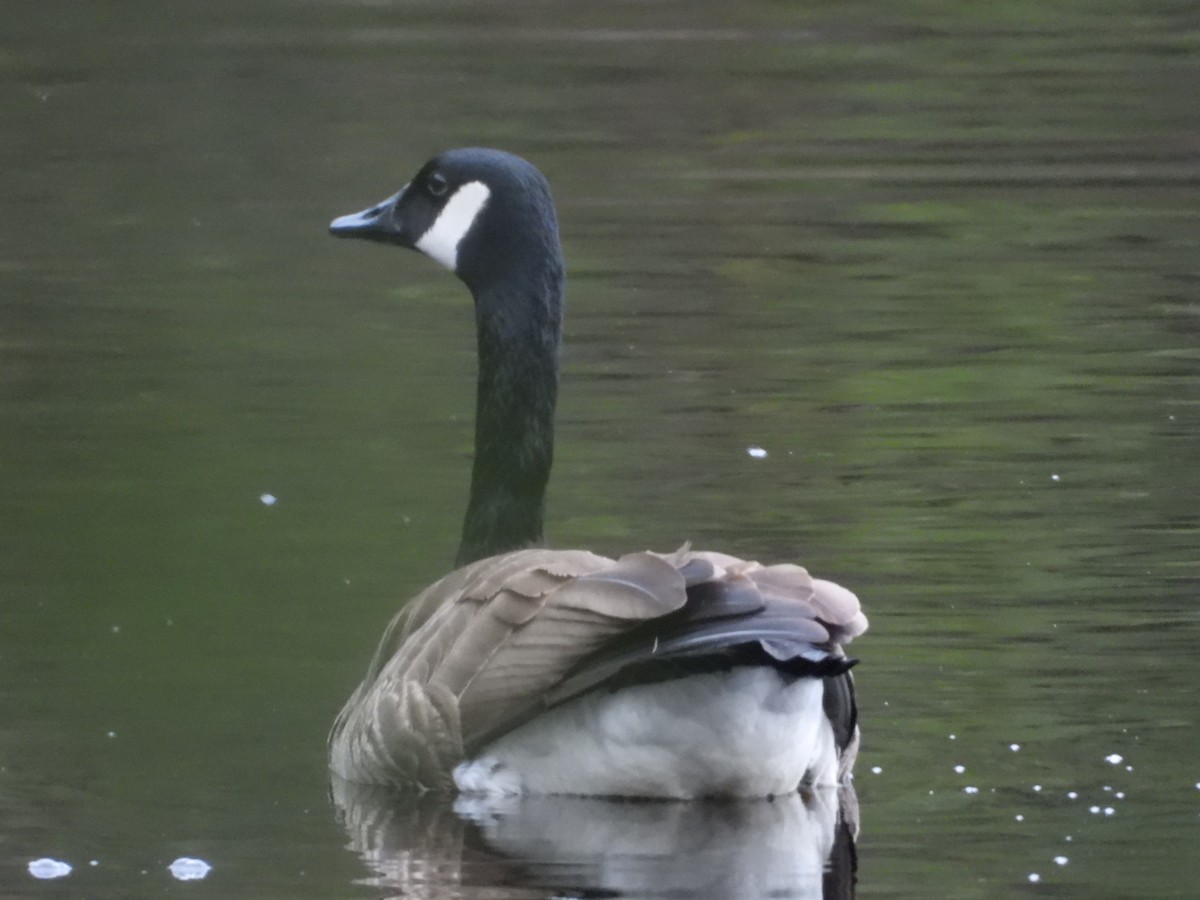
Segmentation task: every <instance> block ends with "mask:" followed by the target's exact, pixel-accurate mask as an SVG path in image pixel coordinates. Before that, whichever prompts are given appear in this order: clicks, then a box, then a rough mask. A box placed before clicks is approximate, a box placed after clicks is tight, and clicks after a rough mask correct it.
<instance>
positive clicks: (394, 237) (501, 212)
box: [329, 148, 562, 289]
mask: <svg viewBox="0 0 1200 900" xmlns="http://www.w3.org/2000/svg"><path fill="white" fill-rule="evenodd" d="M329 231H330V233H331V234H333V235H334V236H335V237H353V238H362V239H364V240H370V241H379V242H382V243H388V244H398V245H399V246H401V247H409V248H411V249H413V250H420V251H421V252H422V253H424V254H425V255H427V256H429V257H431V258H432V259H434V260H436V261H437V262H439V263H441V264H442V265H444V266H445V267H446V268H448V269H450V270H451V271H453V272H455V273H456V274H457V275H458V276H459V277H460V278H462V279H463V281H465V282H466V283H467V284H468V285H469V286H471V287H472V288H473V289H474V288H477V287H483V286H486V285H487V283H488V282H489V281H496V280H498V279H502V278H505V277H507V276H510V275H511V274H513V272H514V271H521V270H524V272H525V273H526V274H528V272H529V270H531V269H537V268H540V267H541V266H543V265H545V264H546V263H547V262H550V263H552V264H554V265H555V266H558V267H561V253H562V251H561V248H560V246H559V240H558V223H557V220H556V217H555V213H554V201H553V200H552V199H551V196H550V186H549V184H547V182H546V179H545V177H544V176H543V175H542V173H541V172H539V171H538V170H537V169H536V168H534V167H533V166H532V165H531V164H530V163H528V162H526V161H525V160H523V159H521V158H520V157H519V156H513V155H512V154H511V153H505V152H503V151H501V150H488V149H480V148H467V149H461V150H449V151H447V152H445V153H442V154H440V155H439V156H436V157H434V158H433V159H431V160H430V161H429V162H427V163H426V164H425V165H424V166H422V167H421V170H420V171H419V172H418V173H417V174H416V176H415V177H414V178H413V179H412V181H410V182H409V183H408V184H407V185H405V186H404V187H403V188H401V189H400V191H399V193H397V194H395V195H394V196H392V197H389V198H388V199H386V200H384V201H383V202H382V203H379V204H377V205H375V206H372V207H371V208H370V209H366V210H363V211H362V212H359V213H354V214H352V215H348V216H342V217H340V218H338V219H334V220H333V222H331V223H330V225H329Z"/></svg>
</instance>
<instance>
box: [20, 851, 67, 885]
mask: <svg viewBox="0 0 1200 900" xmlns="http://www.w3.org/2000/svg"><path fill="white" fill-rule="evenodd" d="M29 874H30V875H32V876H33V877H34V878H37V879H39V880H41V881H47V880H49V879H51V878H66V877H67V876H68V875H70V874H71V864H70V863H65V862H63V861H62V860H61V859H50V857H48V856H43V857H42V858H41V859H35V860H32V861H31V862H30V863H29Z"/></svg>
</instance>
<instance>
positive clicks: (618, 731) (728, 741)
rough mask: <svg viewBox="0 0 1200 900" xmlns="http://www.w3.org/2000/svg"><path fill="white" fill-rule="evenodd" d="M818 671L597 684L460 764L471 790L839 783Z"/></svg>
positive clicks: (460, 777)
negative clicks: (605, 687) (599, 687)
mask: <svg viewBox="0 0 1200 900" xmlns="http://www.w3.org/2000/svg"><path fill="white" fill-rule="evenodd" d="M823 693H824V686H823V683H822V682H821V681H820V680H819V679H814V678H801V679H798V680H790V681H789V679H787V678H786V677H784V676H783V675H781V674H780V673H779V672H777V671H776V670H774V669H771V668H766V667H763V668H748V667H747V668H737V669H733V670H732V671H729V672H721V673H712V674H703V675H691V676H688V677H686V678H679V679H675V680H672V681H665V682H659V683H655V684H646V685H638V686H634V687H628V688H623V689H621V690H618V691H614V692H605V691H596V692H594V693H591V694H587V695H585V696H583V697H581V698H579V699H578V700H574V701H572V702H570V703H567V704H564V705H563V706H561V707H558V708H556V709H553V710H551V711H549V712H547V713H545V714H543V715H541V716H539V717H538V718H536V719H534V720H533V721H531V722H529V723H527V724H525V725H523V726H521V727H520V728H517V729H516V730H514V731H512V732H509V733H508V734H506V735H504V736H503V737H501V738H499V739H498V740H496V741H494V742H493V743H491V744H489V745H488V746H487V747H485V748H484V749H483V751H482V752H481V753H480V754H479V756H478V757H477V758H475V759H473V760H469V761H468V762H465V763H463V764H461V765H460V766H458V768H456V769H455V771H454V780H455V783H456V784H457V785H458V788H459V790H461V791H463V792H465V793H480V792H482V793H501V794H519V793H534V794H593V795H608V796H629V797H671V798H681V799H686V798H693V797H703V796H725V797H765V796H771V795H782V794H786V793H790V792H792V791H794V790H796V788H797V787H798V786H799V785H800V783H801V782H802V781H805V780H807V781H811V782H813V783H816V784H829V785H832V784H835V783H836V780H837V770H838V764H837V751H836V747H835V743H834V737H833V730H832V728H831V727H830V725H829V721H828V719H827V718H826V716H825V714H824V710H823V709H822V696H823Z"/></svg>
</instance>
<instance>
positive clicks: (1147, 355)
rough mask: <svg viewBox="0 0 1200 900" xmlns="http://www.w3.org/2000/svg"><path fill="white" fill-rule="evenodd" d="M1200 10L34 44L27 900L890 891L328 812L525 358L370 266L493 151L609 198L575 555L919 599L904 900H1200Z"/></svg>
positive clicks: (2, 696) (7, 418)
mask: <svg viewBox="0 0 1200 900" xmlns="http://www.w3.org/2000/svg"><path fill="white" fill-rule="evenodd" d="M1198 24H1200V23H1197V21H1196V19H1195V16H1194V13H1193V12H1191V11H1190V10H1189V8H1187V7H1186V6H1184V5H1171V4H1133V3H1129V2H1113V3H1109V4H1104V5H1102V6H1098V5H1097V4H1084V3H1079V4H1072V3H1064V4H1055V5H1054V6H1053V7H1038V8H1036V9H1034V8H1031V7H1028V6H1025V5H1019V4H1009V3H1001V4H988V5H980V6H978V8H976V7H975V6H967V5H964V6H962V7H957V6H951V7H938V8H936V9H934V8H928V9H927V8H925V7H912V6H909V7H905V8H904V9H898V8H894V7H893V6H892V5H885V4H876V3H839V4H824V5H822V4H808V5H806V6H805V8H804V9H803V10H797V9H793V8H791V7H788V6H781V5H778V4H768V3H760V2H750V3H745V4H740V5H739V6H738V7H737V9H736V10H733V9H731V8H729V7H728V5H726V4H716V3H689V4H686V5H684V4H671V3H666V4H618V5H605V6H596V7H594V8H593V7H590V6H579V5H571V6H569V7H568V6H561V7H560V6H554V7H552V6H547V5H544V4H534V3H514V4H506V5H503V6H494V5H489V4H478V3H467V2H464V3H462V4H457V5H434V4H431V5H419V4H418V5H398V6H397V5H386V4H367V3H364V4H354V3H335V2H309V3H298V2H264V3H256V4H235V3H225V2H215V3H207V4H204V5H202V6H201V5H189V4H151V3H141V2H135V3H129V4H124V5H122V6H120V7H107V6H94V7H80V8H78V9H73V10H72V11H71V13H70V14H69V15H68V14H64V13H63V11H62V10H56V9H52V8H51V7H49V6H46V5H44V4H33V3H23V2H14V3H10V4H9V5H8V8H7V9H6V11H5V27H4V31H3V34H2V35H0V67H2V68H3V71H4V73H5V75H6V76H7V77H6V78H5V79H4V80H3V85H4V86H3V88H0V112H2V114H3V119H4V122H5V126H4V128H3V129H2V134H0V163H2V165H0V173H2V174H0V196H2V197H3V209H4V210H5V213H4V215H3V216H2V217H0V435H2V438H0V477H2V479H3V484H4V490H3V491H2V492H0V535H2V539H0V597H2V598H3V600H2V602H0V709H3V714H2V716H0V811H2V815H0V822H3V825H2V826H0V887H2V890H0V893H3V895H4V896H6V897H14V898H20V897H45V896H55V897H57V896H64V897H67V896H70V897H75V896H87V897H93V898H96V897H110V896H111V897H124V896H130V895H140V894H151V893H181V892H183V891H185V890H186V891H187V892H189V893H190V894H192V895H195V896H201V895H204V896H220V897H242V896H245V897H251V896H253V897H270V896H281V897H282V896H288V897H296V896H322V897H324V896H330V895H336V896H361V897H371V896H379V895H380V894H381V893H383V894H400V893H403V894H405V895H409V896H448V895H455V892H457V895H459V896H468V897H482V896H491V897H496V896H502V897H525V896H533V897H537V896H549V895H551V894H552V893H554V892H557V893H558V894H559V895H570V893H571V891H572V890H574V891H577V892H578V891H584V890H592V891H601V890H607V891H615V892H618V893H620V892H624V893H625V894H626V895H632V896H643V895H647V894H654V893H658V894H660V895H661V894H663V893H668V892H671V891H674V892H676V895H682V896H719V895H721V894H722V893H724V894H726V895H732V896H739V895H740V896H753V895H754V894H755V892H756V891H759V890H760V889H761V890H763V891H775V892H776V893H778V894H779V895H785V896H786V895H788V894H789V892H790V893H791V894H792V895H796V896H812V895H814V891H819V890H822V889H824V890H825V891H826V893H827V895H828V896H835V895H837V894H836V892H837V891H838V890H843V892H844V889H845V884H844V883H838V884H831V883H830V882H831V880H833V881H836V879H832V878H831V874H836V871H835V873H831V874H823V875H821V876H820V879H819V880H818V879H817V877H816V873H815V872H814V869H813V866H812V865H811V862H812V855H813V854H814V853H816V854H817V855H818V856H819V855H821V854H823V853H824V848H825V847H826V846H828V843H822V842H826V841H827V840H828V839H829V838H830V837H831V835H830V833H829V832H828V831H827V830H826V829H825V826H824V825H822V824H820V823H821V822H822V820H821V818H820V814H819V810H817V811H816V812H814V811H813V808H804V809H795V808H792V809H790V810H783V811H780V810H777V809H772V810H770V811H766V810H765V809H750V810H746V809H741V810H725V809H716V810H714V809H710V808H708V807H697V808H689V809H678V808H676V807H675V806H674V805H667V807H664V808H653V809H651V810H646V809H645V808H643V807H640V806H635V807H634V808H632V809H626V808H611V809H605V808H603V807H600V806H597V805H595V804H594V803H588V802H584V801H563V802H561V803H552V802H547V803H545V804H542V805H539V804H531V805H529V806H528V807H522V808H521V809H517V810H508V811H507V812H505V814H504V815H505V816H506V817H507V818H504V817H499V818H497V817H495V816H492V814H491V813H490V812H489V811H486V810H485V811H479V810H474V811H472V810H466V811H463V810H460V811H459V812H458V813H456V812H455V810H454V809H453V808H452V807H450V806H449V805H447V804H444V803H443V804H440V805H439V804H433V805H432V807H430V806H429V803H430V801H427V802H426V803H425V804H412V803H408V804H403V803H400V804H387V803H384V804H382V805H380V804H379V803H374V802H366V801H362V802H356V803H353V804H347V803H346V802H345V798H342V800H341V802H338V803H335V802H333V801H331V797H330V786H329V784H328V782H327V779H326V776H325V772H324V746H323V743H324V734H325V731H326V729H327V727H328V724H329V722H330V721H331V720H332V717H333V715H334V713H335V712H336V710H337V708H338V707H339V705H340V703H341V702H342V700H343V699H344V697H345V696H346V694H347V693H348V692H349V690H350V689H351V688H352V686H353V685H354V683H355V682H356V681H357V679H358V678H359V677H360V676H361V673H362V671H363V669H364V667H365V665H366V662H367V659H368V657H369V654H370V652H371V649H372V647H373V643H374V640H375V639H376V637H377V636H378V634H379V631H380V629H381V628H382V626H383V624H384V622H385V621H386V620H387V619H388V618H389V616H390V614H391V612H392V610H393V609H394V608H395V607H396V606H397V605H398V604H399V603H400V602H402V600H403V598H404V597H406V596H408V595H409V594H410V593H412V592H413V591H414V590H416V589H417V588H419V587H420V586H422V585H423V584H425V583H427V582H428V581H429V580H431V579H432V578H434V577H436V576H437V575H439V574H441V573H442V572H443V571H444V570H445V569H446V568H447V567H448V565H449V562H450V560H451V558H452V556H453V548H454V546H455V542H456V540H457V533H458V525H459V522H458V517H459V515H460V511H461V509H462V506H463V502H464V499H465V492H466V483H467V471H468V461H469V454H470V435H471V428H470V414H471V409H472V397H471V393H472V388H473V377H474V375H473V366H474V361H473V347H472V346H471V327H470V310H469V302H468V301H467V299H466V296H465V293H464V291H463V290H462V288H461V286H459V285H458V284H457V283H455V281H454V279H452V278H449V277H448V276H446V275H445V274H444V273H443V272H441V271H440V270H437V269H436V267H434V266H433V265H432V264H431V263H428V262H427V261H424V260H421V259H419V258H418V257H416V256H415V255H412V254H401V253H398V252H387V251H386V250H384V249H382V248H378V247H371V246H354V245H347V244H345V243H340V242H334V241H332V240H329V239H328V238H327V237H326V236H325V234H324V226H325V224H326V223H327V222H328V220H329V219H330V218H332V217H333V216H334V215H337V214H340V213H343V212H347V211H350V210H354V209H358V208H361V207H363V206H365V205H366V204H367V203H370V202H373V201H374V200H377V199H379V198H381V197H383V196H385V195H386V194H388V193H389V192H391V191H393V190H395V189H396V188H397V187H399V185H400V184H401V183H403V180H404V179H405V178H407V177H408V175H409V174H410V173H411V171H412V170H414V169H415V167H416V166H417V165H419V164H420V163H421V162H422V161H423V160H424V159H425V158H426V157H427V156H429V155H431V154H432V153H433V152H435V151H437V150H439V149H443V148H445V147H449V146H456V145H462V144H469V143H478V144H489V145H500V146H504V147H505V148H507V149H511V150H514V151H517V152H520V153H522V154H525V155H527V156H529V157H531V158H532V159H534V160H535V161H536V162H537V163H538V165H539V166H540V167H541V168H542V169H543V170H544V171H545V172H546V173H547V174H548V176H549V177H550V179H551V181H552V183H553V185H554V188H555V192H556V195H557V197H558V200H559V205H560V210H561V218H562V224H563V230H564V237H565V243H566V250H567V254H568V261H569V265H570V271H571V282H570V288H569V309H568V326H567V331H568V349H567V358H566V369H565V373H564V385H563V391H562V396H563V399H562V404H561V407H560V416H559V440H560V443H559V447H558V451H557V454H556V468H555V473H554V477H553V479H552V486H551V496H550V504H549V511H548V512H549V515H548V527H549V536H550V539H551V541H552V542H553V543H554V544H555V545H557V546H575V545H586V546H590V547H592V548H594V549H597V550H598V551H600V552H606V553H619V552H621V551H622V550H626V549H635V548H642V547H652V548H656V549H660V550H667V549H671V548H673V547H674V546H676V545H678V544H679V543H681V542H683V541H684V540H692V541H693V542H694V543H695V544H696V545H697V546H702V547H713V548H720V549H723V550H726V551H728V552H733V553H737V554H740V555H744V556H751V557H755V558H759V559H763V560H777V559H796V560H799V561H802V562H804V563H805V564H806V565H808V566H809V567H810V568H811V569H812V570H813V571H814V572H816V573H818V574H820V575H822V576H825V577H831V578H834V579H835V580H838V581H840V582H842V583H844V584H847V585H849V586H851V587H853V588H854V589H855V590H856V591H857V592H858V593H859V594H860V596H861V597H862V598H863V600H864V602H865V604H866V605H867V609H868V612H869V614H870V615H871V619H872V630H871V632H869V633H868V634H867V635H866V636H865V637H864V638H863V639H862V640H861V642H860V643H858V644H856V645H855V649H856V652H857V653H858V655H859V656H861V657H862V659H863V664H862V666H861V668H860V669H859V685H860V699H861V704H862V707H863V710H862V715H863V722H864V729H865V742H864V748H863V754H862V757H861V758H860V763H859V769H858V779H857V788H858V801H859V804H860V807H861V821H862V827H861V833H860V835H859V840H858V842H857V857H858V884H857V891H858V894H859V895H860V896H864V897H868V896H911V895H917V894H921V895H926V894H930V895H940V896H953V897H991V896H1012V895H1014V894H1018V893H1022V892H1026V891H1028V892H1031V893H1043V892H1045V893H1054V894H1057V895H1061V896H1080V897H1095V896H1105V897H1133V896H1163V897H1167V896H1192V895H1194V893H1195V889H1194V885H1195V884H1196V883H1197V881H1198V880H1200V870H1198V868H1197V863H1196V858H1195V854H1194V848H1195V846H1196V842H1197V837H1198V828H1200V789H1198V788H1197V786H1196V785H1197V783H1198V782H1200V767H1198V765H1197V761H1196V751H1195V748H1196V741H1197V727H1196V726H1197V723H1196V688H1195V685H1196V684H1197V683H1198V679H1200V662H1197V659H1198V657H1197V654H1196V652H1195V648H1196V646H1197V637H1198V632H1200V628H1198V624H1200V623H1198V619H1197V613H1196V605H1195V597H1196V584H1197V575H1198V574H1200V573H1198V568H1200V565H1198V561H1197V554H1196V547H1197V543H1198V542H1197V527H1198V511H1197V501H1196V498H1197V495H1198V489H1200V475H1198V474H1197V467H1196V465H1195V460H1196V459H1197V457H1198V452H1197V451H1198V449H1200V448H1198V446H1197V444H1198V438H1200V408H1198V403H1197V401H1198V398H1200V392H1198V390H1197V388H1198V386H1200V379H1198V378H1197V371H1198V363H1200V352H1198V350H1197V335H1198V334H1200V318H1198V315H1197V311H1198V310H1200V298H1198V296H1197V290H1198V286H1200V271H1198V270H1197V266H1196V260H1197V259H1198V258H1200V252H1198V250H1200V248H1198V246H1197V244H1198V243H1200V221H1198V220H1200V215H1198V209H1200V206H1198V203H1197V201H1198V200H1200V196H1198V187H1200V165H1198V164H1197V162H1196V160H1197V149H1198V147H1197V143H1196V134H1197V124H1198V123H1197V119H1198V118H1200V117H1198V116H1197V112H1196V105H1195V101H1194V94H1195V85H1196V83H1197V76H1198V75H1200V72H1198V69H1200V66H1198V65H1197V37H1196V36H1197V33H1198V32H1197V25H1198ZM750 448H761V449H762V450H765V451H766V454H767V455H766V456H765V457H757V456H755V455H753V454H751V453H749V452H748V451H749V450H750ZM263 495H271V496H273V497H275V498H276V502H275V503H273V504H267V503H264V502H263V501H262V499H261V498H262V496H263ZM952 735H953V738H952V737H951V736H952ZM1014 744H1016V745H1019V747H1018V749H1017V750H1015V751H1014V750H1012V749H1010V745H1014ZM1112 754H1119V755H1121V756H1122V761H1121V762H1120V763H1111V762H1108V761H1107V760H1106V757H1109V756H1110V755H1112ZM956 766H962V767H963V769H964V770H963V771H962V772H961V773H959V772H956V771H955V767H956ZM876 769H877V770H878V772H876V771H875V770H876ZM968 787H975V788H978V790H977V791H976V792H970V793H968V792H966V790H965V789H966V788H968ZM1038 788H1040V789H1038ZM1069 792H1074V793H1075V794H1076V796H1075V798H1073V799H1072V798H1071V797H1070V796H1069ZM1118 794H1122V795H1123V796H1120V797H1118ZM335 799H337V795H336V791H335ZM1093 807H1095V808H1096V810H1097V811H1096V812H1091V811H1090V810H1091V809H1092V808H1093ZM1109 808H1111V809H1112V813H1111V814H1107V812H1106V811H1107V810H1108V809H1109ZM1018 817H1020V818H1018ZM813 822H816V823H818V827H817V828H816V829H815V831H814V829H813V828H812V827H809V826H811V825H812V823H813ZM498 823H500V824H498ZM504 823H507V825H504ZM585 826H588V827H585ZM590 829H594V830H590ZM606 829H607V830H606ZM575 834H578V835H580V840H579V841H578V842H575V843H571V842H569V841H568V842H566V843H565V844H564V842H563V841H555V840H553V839H552V838H554V837H555V836H573V835H575ZM641 834H645V835H647V838H646V840H645V841H636V842H631V843H630V844H629V845H621V844H619V843H617V842H616V836H619V835H635V836H636V835H641ZM584 837H589V839H590V841H591V842H590V843H589V842H588V841H585V840H583V838H584ZM832 837H837V836H836V835H832ZM1068 837H1069V840H1068ZM652 838H655V839H657V841H658V843H655V842H654V841H653V840H652ZM777 841H782V842H783V843H782V846H783V848H784V849H783V851H782V852H777V851H778V848H779V845H778V844H777V843H776V842H777ZM789 842H790V843H789ZM843 844H844V841H843ZM610 846H612V847H615V850H614V851H613V852H609V853H604V852H602V850H603V848H606V847H610ZM788 846H794V847H796V848H798V850H797V853H796V854H794V855H789V854H788V853H787V852H786V848H787V847H788ZM839 846H841V845H839ZM814 847H815V848H817V849H816V850H813V848H814ZM844 849H845V848H844V847H843V850H844ZM806 854H807V855H806ZM1056 857H1065V858H1066V860H1067V862H1066V863H1065V864H1060V863H1057V862H1055V858H1056ZM42 858H47V859H50V860H56V861H59V862H65V863H68V864H69V865H71V867H72V870H71V872H70V874H68V875H66V876H65V877H62V878H58V879H52V880H44V879H39V878H35V877H33V875H32V874H31V873H30V870H29V864H30V863H31V862H33V861H36V860H39V859H42ZM181 858H194V859H199V860H203V861H204V862H205V863H207V864H208V865H210V866H211V867H212V869H211V871H210V872H209V873H208V874H207V875H206V877H205V878H203V879H202V880H198V881H191V882H188V883H187V884H186V885H185V884H183V883H181V882H180V881H179V880H177V878H176V876H174V875H173V874H172V872H171V870H170V869H169V868H168V867H169V866H171V865H172V863H173V862H175V861H176V860H179V859H181ZM839 859H841V862H842V867H843V870H844V866H845V858H844V856H843V857H839ZM93 860H94V861H95V863H96V864H95V865H92V864H91V863H92V861H93ZM680 860H686V861H690V863H691V864H690V865H682V866H681V865H680ZM186 868H187V867H186V866H185V870H186ZM835 868H836V867H835ZM756 875H757V876H761V878H760V879H759V880H757V881H755V880H754V877H755V876H756ZM1032 875H1037V876H1038V880H1037V881H1036V882H1035V881H1031V880H1030V878H1031V876H1032ZM689 877H690V878H692V880H688V878H689Z"/></svg>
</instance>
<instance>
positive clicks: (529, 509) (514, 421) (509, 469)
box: [456, 234, 564, 565]
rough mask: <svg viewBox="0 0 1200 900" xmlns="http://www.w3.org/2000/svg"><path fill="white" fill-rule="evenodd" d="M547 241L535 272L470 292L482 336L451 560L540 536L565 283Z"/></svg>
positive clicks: (554, 245)
mask: <svg viewBox="0 0 1200 900" xmlns="http://www.w3.org/2000/svg"><path fill="white" fill-rule="evenodd" d="M548 243H549V244H550V246H549V247H547V246H545V245H543V246H542V247H540V248H539V250H540V251H541V253H540V254H539V255H541V257H542V258H541V259H539V260H538V264H537V265H536V266H535V267H534V268H533V269H532V270H525V271H514V272H512V273H506V274H507V275H508V277H503V278H491V279H488V285H487V286H484V287H478V288H475V289H473V293H474V295H475V320H476V329H477V334H478V341H479V383H478V392H477V394H476V404H475V463H474V467H473V469H472V471H471V497H470V500H469V501H468V504H467V513H466V517H465V518H464V520H463V531H462V542H461V543H460V544H459V548H458V559H457V563H456V564H457V565H465V564H466V563H469V562H473V561H474V560H477V559H483V558H484V557H487V556H493V555H495V554H498V553H505V552H507V551H509V550H515V549H518V548H520V547H527V546H530V545H534V544H539V543H541V540H542V511H543V508H544V506H545V493H546V481H547V479H548V478H549V477H550V465H551V462H552V461H553V456H554V404H555V401H556V400H557V397H558V368H559V355H560V348H561V345H562V306H563V281H564V274H563V263H562V256H561V250H560V249H559V248H558V240H557V234H553V235H552V240H551V241H550V242H548ZM547 250H549V252H547ZM525 258H526V259H529V257H528V256H525ZM493 274H496V273H493Z"/></svg>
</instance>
